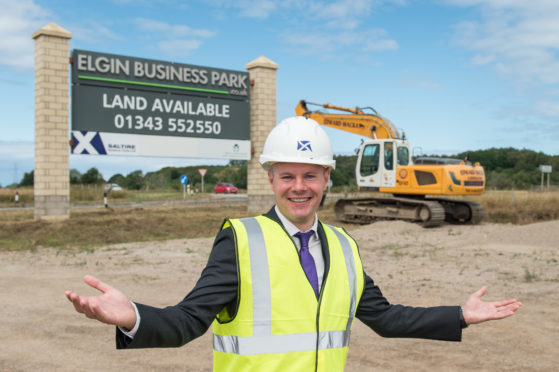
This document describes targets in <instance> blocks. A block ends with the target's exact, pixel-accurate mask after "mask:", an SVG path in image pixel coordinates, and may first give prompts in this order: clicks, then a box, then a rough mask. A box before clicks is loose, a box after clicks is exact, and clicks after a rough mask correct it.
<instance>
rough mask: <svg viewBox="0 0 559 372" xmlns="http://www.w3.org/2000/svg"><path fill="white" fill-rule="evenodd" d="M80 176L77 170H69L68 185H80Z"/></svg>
mask: <svg viewBox="0 0 559 372" xmlns="http://www.w3.org/2000/svg"><path fill="white" fill-rule="evenodd" d="M81 177H82V174H81V173H80V171H79V170H77V169H70V184H71V185H77V184H79V183H80V180H81Z"/></svg>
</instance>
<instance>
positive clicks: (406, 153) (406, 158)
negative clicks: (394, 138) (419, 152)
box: [398, 146, 410, 165]
mask: <svg viewBox="0 0 559 372" xmlns="http://www.w3.org/2000/svg"><path fill="white" fill-rule="evenodd" d="M409 163H410V150H408V148H407V147H402V146H398V165H408V164H409Z"/></svg>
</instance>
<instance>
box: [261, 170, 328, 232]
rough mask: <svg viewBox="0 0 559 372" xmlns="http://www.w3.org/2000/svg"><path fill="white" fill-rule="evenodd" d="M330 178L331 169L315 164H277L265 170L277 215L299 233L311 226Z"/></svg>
mask: <svg viewBox="0 0 559 372" xmlns="http://www.w3.org/2000/svg"><path fill="white" fill-rule="evenodd" d="M329 177H330V168H324V167H323V166H321V165H316V164H304V163H276V164H274V165H272V167H271V168H270V170H268V178H269V180H270V184H271V185H272V190H273V191H274V195H275V197H276V204H277V206H278V208H279V210H280V212H281V213H282V214H283V215H284V216H285V217H287V219H289V221H291V222H292V223H293V224H294V225H295V226H297V227H298V228H299V229H300V230H301V231H306V230H308V229H309V228H311V227H312V225H313V223H314V216H315V213H316V211H317V210H318V207H319V206H320V201H321V200H322V195H323V193H324V190H326V187H327V185H328V179H329Z"/></svg>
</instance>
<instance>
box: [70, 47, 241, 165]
mask: <svg viewBox="0 0 559 372" xmlns="http://www.w3.org/2000/svg"><path fill="white" fill-rule="evenodd" d="M248 80H249V78H248V73H247V72H243V71H232V70H223V69H216V68H210V67H201V66H194V65H186V64H178V63H172V62H163V61H156V60H150V59H141V58H134V57H126V56H119V55H113V54H102V53H96V52H90V51H83V50H74V51H73V53H72V153H74V154H102V155H139V156H168V157H197V158H223V159H241V160H249V159H250V147H251V146H250V127H249V110H250V109H249V83H248Z"/></svg>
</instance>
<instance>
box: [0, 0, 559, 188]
mask: <svg viewBox="0 0 559 372" xmlns="http://www.w3.org/2000/svg"><path fill="white" fill-rule="evenodd" d="M0 9H2V12H1V14H0V31H1V34H2V38H1V39H0V112H1V113H2V115H0V185H7V184H10V183H12V182H14V181H18V182H19V180H21V177H22V176H23V173H24V172H29V171H30V170H32V169H33V152H34V142H33V141H34V123H33V120H34V112H33V105H34V97H33V89H34V86H33V40H32V39H31V34H32V33H33V32H35V31H37V30H38V29H40V28H42V27H43V26H45V25H46V24H48V23H49V22H54V23H56V24H58V25H59V26H61V27H63V28H65V29H66V30H68V31H70V32H71V33H72V35H73V38H72V39H71V41H70V48H71V49H84V50H91V51H98V52H102V53H113V54H120V55H127V56H133V57H141V58H151V59H160V60H166V61H173V62H179V63H185V64H192V65H200V66H208V67H216V68H223V69H232V70H244V66H245V65H246V64H247V63H249V62H251V61H252V60H254V59H256V58H258V57H259V56H265V57H267V58H269V59H270V60H272V61H274V62H276V63H277V64H279V66H280V67H279V70H278V75H277V77H278V86H277V105H278V106H277V108H278V110H277V115H278V121H279V120H281V119H282V118H285V117H288V116H292V115H293V114H294V108H295V106H296V104H297V102H298V101H299V100H300V99H307V100H309V101H311V102H320V103H325V102H329V103H332V104H336V105H339V106H348V107H354V106H372V107H374V108H375V109H376V110H377V111H378V112H379V113H380V114H381V115H383V116H385V117H387V118H389V119H390V120H391V121H392V122H393V123H394V124H395V125H396V126H397V127H398V128H400V129H401V130H402V131H404V132H405V133H406V136H407V138H408V139H409V140H410V142H411V144H412V147H413V148H415V150H416V152H417V151H422V152H423V153H424V154H434V153H438V154H453V153H458V152H462V151H466V150H478V149H488V148H491V147H498V148H499V147H514V148H518V149H523V148H526V149H531V150H535V151H541V152H544V153H546V154H549V155H558V154H559V22H558V21H557V20H558V19H559V1H556V0H531V1H524V0H433V1H414V0H392V1H390V0H378V1H366V0H339V1H307V0H299V1H295V0H284V1H275V0H262V1H256V0H198V1H178V0H149V1H148V0H98V1H75V0H72V1H70V0H60V1H42V0H34V1H33V0H18V1H13V0H0ZM328 133H329V135H330V137H331V138H332V142H333V147H334V152H335V153H337V154H351V153H352V152H353V150H354V149H355V148H356V147H358V145H359V143H360V137H358V136H356V135H352V134H346V133H343V132H340V131H336V130H333V129H332V130H330V129H328ZM223 163H224V162H223V161H215V160H213V161H212V160H207V159H169V158H140V157H133V158H131V157H128V158H123V157H118V156H112V157H109V156H105V157H103V156H94V155H89V156H87V155H71V156H70V168H75V169H78V170H79V171H80V172H82V173H83V172H85V171H86V170H87V169H89V168H91V167H97V168H98V169H99V170H100V171H101V173H102V174H103V176H104V177H105V178H107V179H108V178H109V177H110V176H111V175H113V174H115V173H123V174H127V173H129V172H131V171H134V170H137V169H141V170H143V171H144V172H149V171H153V170H157V169H159V168H161V167H163V166H181V165H196V164H223Z"/></svg>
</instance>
